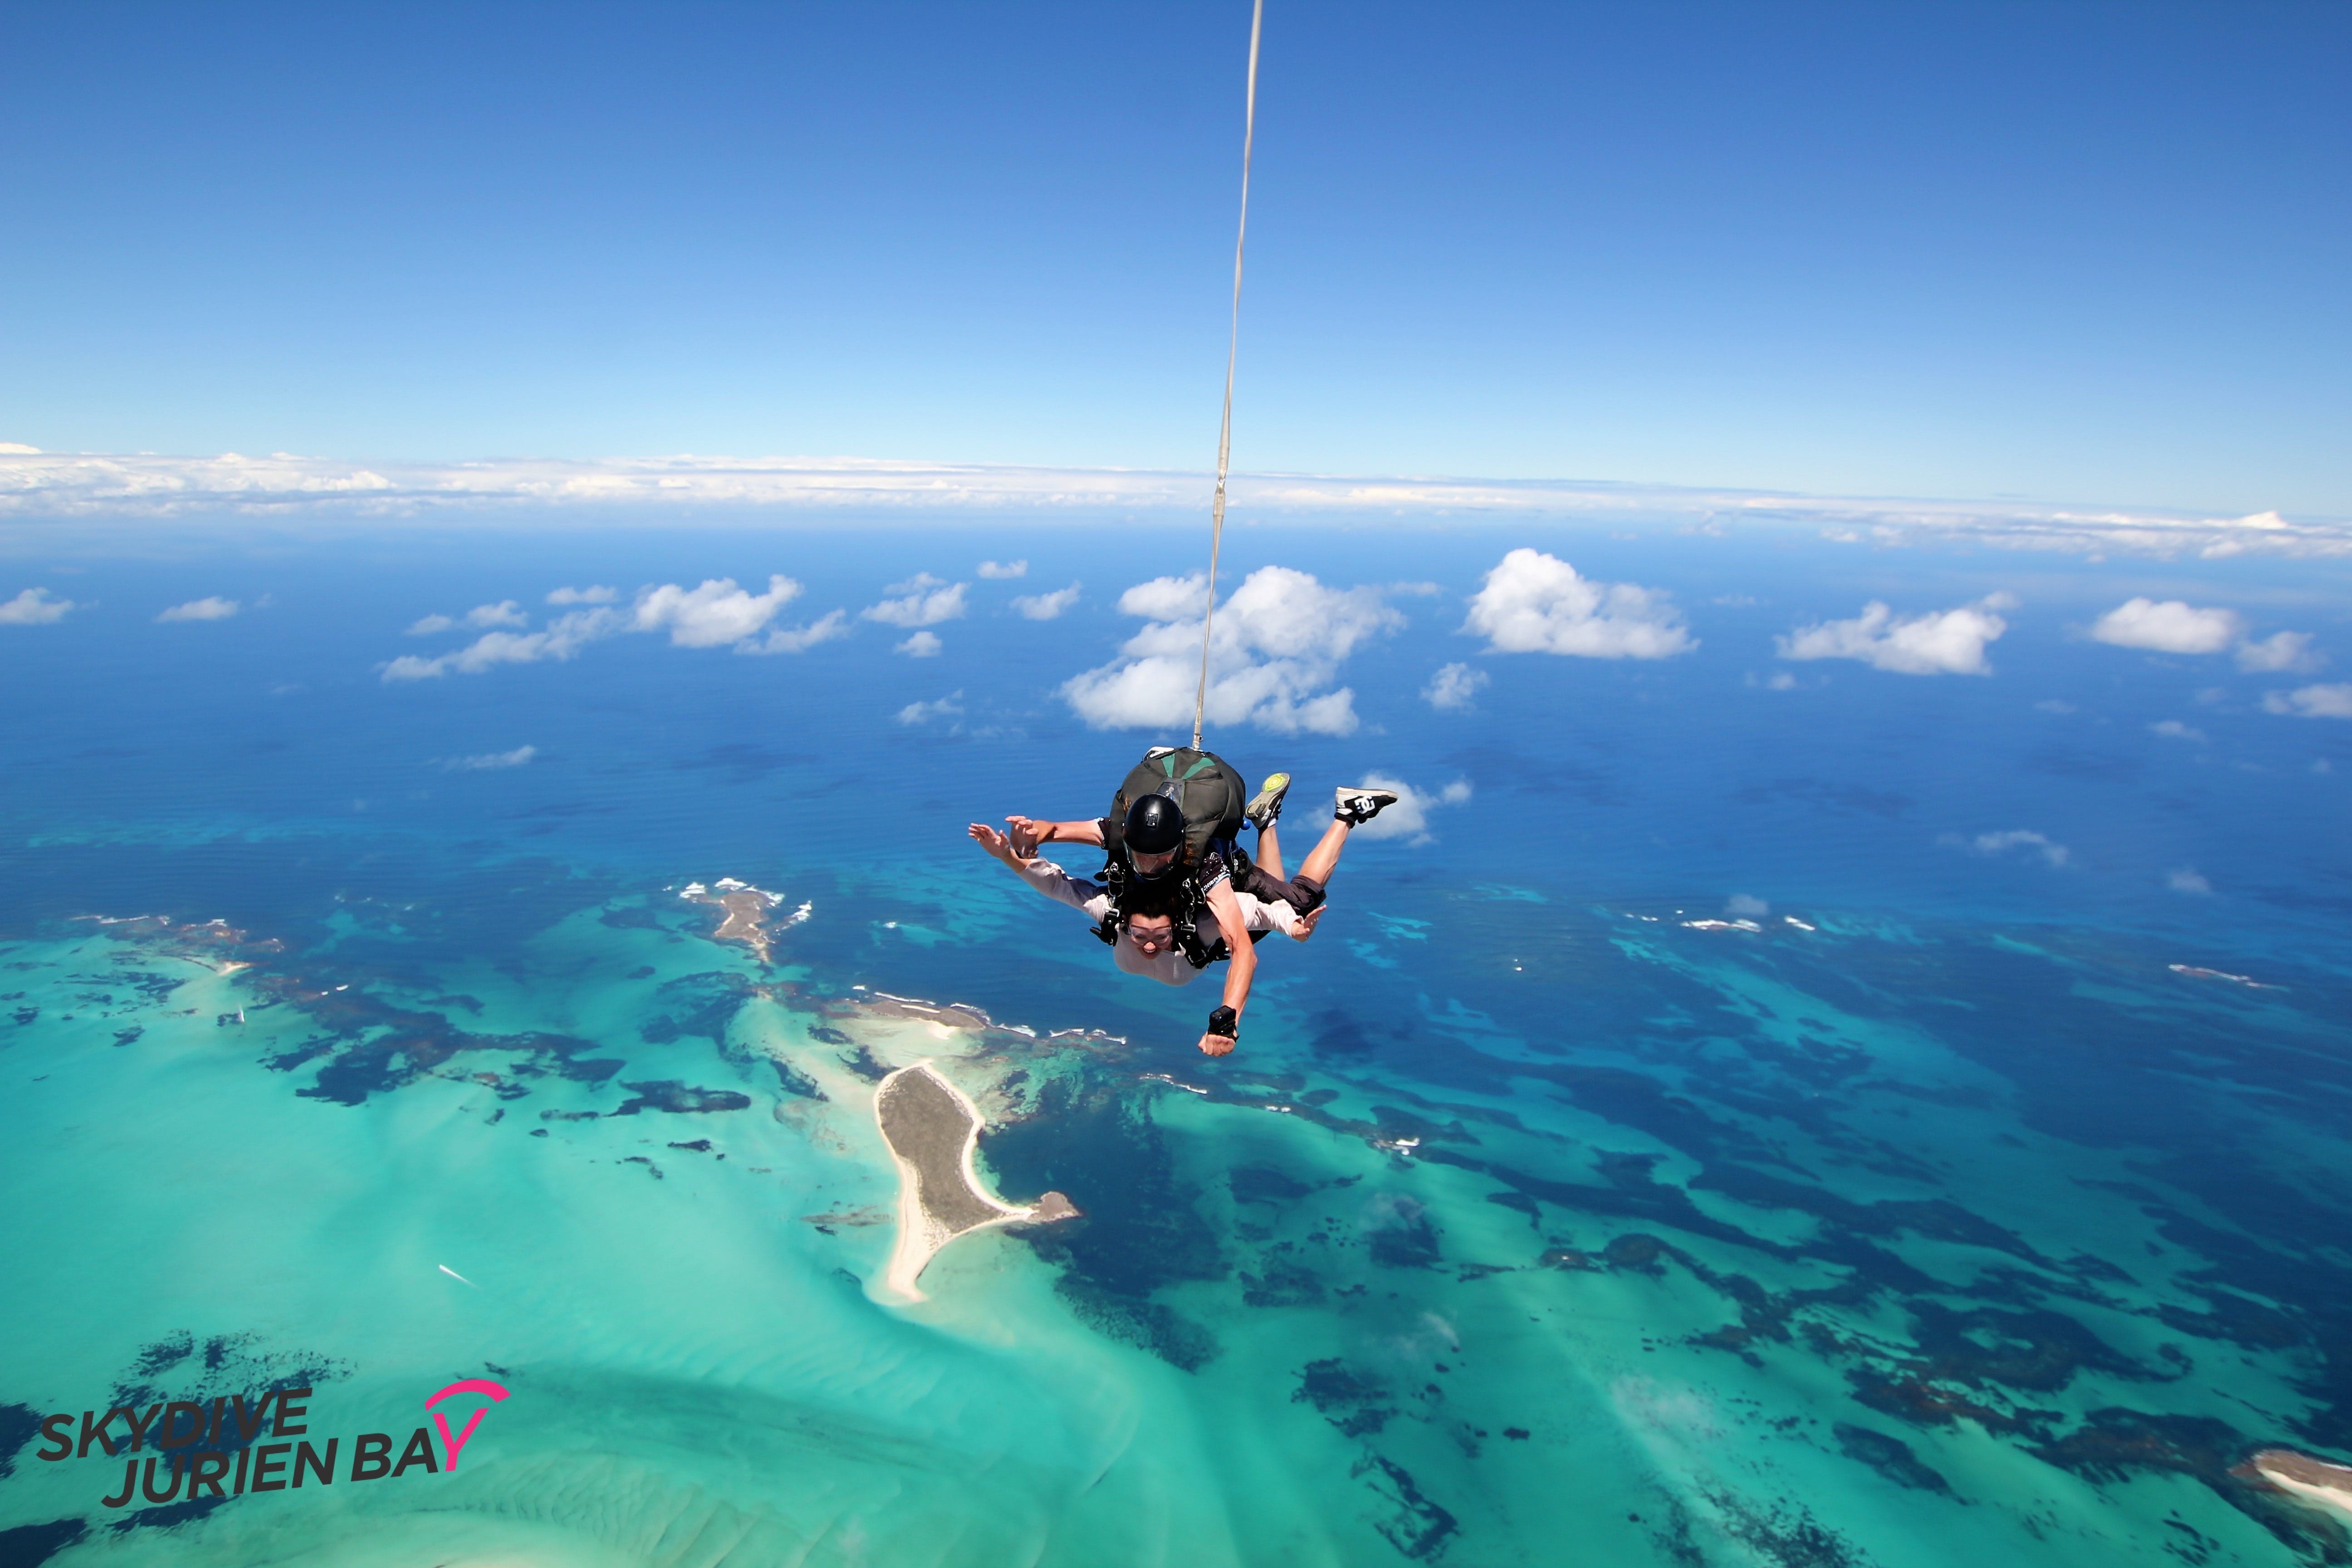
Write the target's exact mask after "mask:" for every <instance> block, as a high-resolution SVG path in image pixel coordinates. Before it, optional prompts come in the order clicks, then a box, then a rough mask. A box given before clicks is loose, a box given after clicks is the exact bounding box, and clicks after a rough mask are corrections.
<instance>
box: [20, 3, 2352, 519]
mask: <svg viewBox="0 0 2352 1568" xmlns="http://www.w3.org/2000/svg"><path fill="white" fill-rule="evenodd" d="M329 9H330V8H322V7H284V8H264V7H247V6H204V7H193V6H191V7H179V8H165V7H145V6H140V7H110V6H105V5H72V6H66V5H22V4H20V5H14V6H12V7H11V8H10V15H9V35H10V44H9V47H8V48H7V49H6V50H5V52H0V139H4V142H0V144H5V147H6V148H7V150H8V156H9V164H10V167H11V168H12V170H13V171H14V179H13V180H12V184H13V185H14V187H15V191H14V195H12V197H11V201H10V208H11V211H10V216H9V219H8V230H9V238H8V242H7V243H6V244H5V245H0V298H5V300H7V301H8V302H9V303H8V309H7V310H5V312H0V440H7V441H16V442H23V443H26V444H30V445H35V446H38V447H44V448H49V449H73V450H89V451H111V452H125V451H134V450H154V451H163V452H187V453H205V452H219V451H224V450H236V451H241V452H267V451H274V450H288V451H295V452H305V453H324V454H338V455H345V456H353V457H362V456H380V457H384V458H425V459H446V458H471V457H480V456H490V455H533V456H548V457H590V456H596V455H604V454H615V453H661V452H684V451H694V452H704V453H712V452H725V453H734V454H759V453H793V454H852V455H858V456H865V457H880V458H938V459H944V460H952V461H962V462H1019V463H1038V464H1051V465H1071V466H1098V465H1135V466H1149V467H1173V468H1204V467H1206V466H1208V465H1209V463H1210V462H1211V461H1212V460H1213V454H1214V443H1215V435H1216V400H1217V392H1218V383H1219V379H1220V376H1221V374H1222V371H1223V345H1224V310H1225V305H1226V295H1225V290H1226V288H1227V286H1228V281H1229V274H1228V270H1227V269H1228V268H1229V265H1230V247H1231V245H1232V224H1233V216H1234V215H1233V206H1234V184H1235V174H1236V170H1235V163H1236V162H1237V153H1238V147H1237V142H1238V133H1239V117H1240V107H1241V105H1240V88H1241V71H1242V63H1243V52H1244V47H1245V40H1246V30H1247V26H1248V12H1247V7H1246V5H1242V4H1221V5H1185V6H1157V7H1110V6H1101V5H1088V6H1066V7H1045V6H961V7H929V6H915V5H894V6H887V7H883V6H873V7H849V6H829V7H824V8H816V7H778V6H717V7H712V6H703V7H694V6H680V5H665V6H661V7H643V8H635V7H605V8H596V7H580V6H564V7H560V8H559V7H548V8H533V7H525V6H506V7H498V8H493V9H482V8H458V7H448V8H436V7H429V6H403V7H378V8H362V7H335V8H331V14H326V13H327V12H328V11H329ZM1264 72H1265V74H1264V79H1263V85H1262V89H1261V103H1260V138H1259V150H1258V163H1257V168H1256V187H1255V197H1254V210H1253V214H1252V241H1253V243H1252V247H1251V271H1250V281H1249V293H1248V298H1247V300H1246V302H1245V307H1244V329H1243V330H1244V338H1243V345H1242V366H1241V384H1240V388H1239V393H1238V398H1237V405H1236V415H1235V418H1236V425H1235V439H1234V460H1235V463H1236V465H1237V466H1239V467H1242V468H1251V469H1257V470H1310V471H1318V472H1333V473H1352V474H1386V473H1423V474H1430V473H1443V474H1455V475H1476V476H1486V477H1496V478H1514V477H1552V476H1559V477H1576V478H1588V479H1622V480H1632V481H1655V482H1665V483H1687V484H1703V485H1752V486H1765V487H1780V488H1790V489H1805V490H1813V491H1822V492H1834V493H1906V494H1925V495H1959V496H1989V497H1999V496H2023V497H2032V498H2041V499H2056V500H2100V501H2113V502H2116V503H2123V504H2139V505H2156V506H2175V507H2181V508H2189V509H2202V510H2212V511H2215V512H2219V513H2225V514H2234V513H2241V512H2249V511H2254V510H2262V509H2265V508H2279V509H2283V510H2286V511H2287V512H2289V513H2290V515H2293V514H2294V513H2297V512H2302V513H2322V514H2336V515H2342V514H2352V468H2347V465H2346V464H2345V462H2344V461H2343V458H2342V447H2343V435H2342V433H2343V431H2344V430H2345V429H2346V428H2347V427H2352V384H2347V376H2346V374H2345V370H2346V367H2347V364H2352V305H2347V289H2346V287H2345V277H2346V270H2347V266H2346V264H2347V258H2352V246H2347V240H2352V201H2347V196H2352V188H2347V187H2352V94H2347V92H2346V91H2345V90H2344V88H2343V84H2344V83H2345V81H2347V79H2352V8H2347V7H2345V6H2343V5H2310V6H2294V5H2230V6H2222V5H2199V6H2184V7H2170V6H2163V5H2130V6H2099V5H2067V6H2063V7H2048V6H2028V5H1948V6H1935V5H1902V6H1885V5H1864V6H1822V5H1812V6H1806V5H1777V6H1769V7H1768V6H1729V5H1699V6H1675V5H1641V6H1612V7H1592V6H1575V5H1544V6H1528V7H1518V6H1484V7H1472V8H1444V9H1433V8H1430V7H1425V6H1422V7H1404V6H1383V5H1314V4H1305V3H1300V0H1274V4H1273V5H1270V7H1269V16H1268V19H1267V24H1266V42H1265V66H1264Z"/></svg>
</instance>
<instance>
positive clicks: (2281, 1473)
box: [2248, 1448, 2352, 1514]
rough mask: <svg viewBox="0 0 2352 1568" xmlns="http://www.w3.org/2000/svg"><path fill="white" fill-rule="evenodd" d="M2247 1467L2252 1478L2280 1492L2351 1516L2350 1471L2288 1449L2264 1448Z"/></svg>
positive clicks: (2351, 1488)
mask: <svg viewBox="0 0 2352 1568" xmlns="http://www.w3.org/2000/svg"><path fill="white" fill-rule="evenodd" d="M2248 1463H2250V1464H2251V1465H2252V1467H2253V1468H2254V1472H2255V1474H2257V1475H2259V1476H2261V1477H2262V1479H2264V1480H2266V1481H2268V1482H2270V1483H2271V1485H2273V1486H2274V1487H2276V1488H2278V1489H2280V1490H2281V1491H2285V1492H2292V1493H2294V1495H2295V1496H2296V1497H2299V1498H2303V1499H2305V1500H2308V1501H2311V1502H2316V1503H2321V1504H2324V1505H2326V1507H2328V1508H2331V1509H2334V1510H2336V1512H2338V1513H2342V1514H2352V1469H2347V1468H2345V1467H2343V1466H2342V1465H2331V1464H2329V1463H2327V1462H2326V1460H2325V1459H2315V1458H2312V1457H2311V1456H2310V1455H2308V1454H2298V1453H2296V1452H2295V1451H2294V1450H2293V1449H2292V1448H2264V1449H2263V1451H2262V1452H2261V1453H2259V1454H2256V1455H2255V1456H2254V1457H2253V1458H2252V1459H2251V1460H2249V1461H2248Z"/></svg>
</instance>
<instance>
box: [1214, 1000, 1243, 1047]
mask: <svg viewBox="0 0 2352 1568" xmlns="http://www.w3.org/2000/svg"><path fill="white" fill-rule="evenodd" d="M1241 1028H1242V1020H1241V1015H1240V1014H1238V1013H1236V1012H1234V1010H1233V1009H1232V1008H1231V1007H1220V1008H1218V1009H1217V1010H1216V1011H1215V1012H1213V1013H1211V1014H1210V1015H1209V1028H1208V1032H1209V1033H1210V1034H1212V1035H1223V1036H1224V1037H1225V1038H1227V1039H1229V1040H1234V1039H1239V1038H1240V1037H1241Z"/></svg>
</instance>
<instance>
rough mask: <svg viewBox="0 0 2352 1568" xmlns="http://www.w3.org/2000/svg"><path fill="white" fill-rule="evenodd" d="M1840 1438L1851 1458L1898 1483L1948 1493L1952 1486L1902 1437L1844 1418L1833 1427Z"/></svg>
mask: <svg viewBox="0 0 2352 1568" xmlns="http://www.w3.org/2000/svg"><path fill="white" fill-rule="evenodd" d="M1831 1431H1832V1434H1833V1435H1834V1436H1836V1438H1837V1440H1838V1451H1839V1452H1841V1453H1843V1455H1844V1456H1845V1457H1846V1458H1849V1459H1853V1460H1856V1461H1858V1462H1859V1463H1862V1464H1865V1465H1868V1466H1869V1467H1870V1468H1872V1469H1874V1470H1876V1471H1877V1472H1878V1473H1879V1474H1880V1475H1882V1476H1885V1478H1886V1479H1888V1480H1890V1481H1893V1482H1894V1483H1895V1485H1896V1486H1898V1487H1910V1488H1913V1489H1916V1490H1919V1491H1930V1492H1944V1493H1947V1494H1948V1493H1949V1492H1950V1491H1951V1489H1952V1486H1951V1483H1950V1482H1949V1481H1947V1480H1946V1479H1944V1478H1943V1477H1942V1476H1941V1475H1940V1474H1938V1473H1937V1471H1936V1470H1934V1469H1933V1468H1929V1467H1928V1466H1927V1465H1924V1464H1922V1463H1920V1462H1919V1458H1918V1456H1917V1455H1916V1454H1914V1453H1912V1452H1911V1445H1910V1444H1908V1443H1906V1442H1905V1441H1904V1440H1903V1439H1902V1438H1900V1437H1890V1436H1887V1435H1886V1434H1885V1433H1884V1432H1874V1431H1872V1430H1871V1429H1870V1428H1869V1427H1867V1426H1853V1425H1852V1424H1851V1423H1848V1422H1844V1421H1841V1422H1839V1423H1838V1424H1837V1425H1836V1426H1833V1427H1832V1428H1831Z"/></svg>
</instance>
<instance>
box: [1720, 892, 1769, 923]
mask: <svg viewBox="0 0 2352 1568" xmlns="http://www.w3.org/2000/svg"><path fill="white" fill-rule="evenodd" d="M1723 912H1724V913H1725V914H1727V915H1729V916H1730V917H1732V918H1733V919H1734V920H1748V921H1760V920H1762V919H1763V918H1764V917H1765V916H1766V915H1769V914H1770V913H1771V912H1772V906H1771V905H1769V904H1768V903H1766V902H1765V901H1764V900H1761V899H1759V898H1756V897H1753V896H1752V895H1750V894H1748V893H1734V894H1732V895H1731V898H1730V900H1728V901H1727V902H1726V903H1725V904H1724V906H1723Z"/></svg>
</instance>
